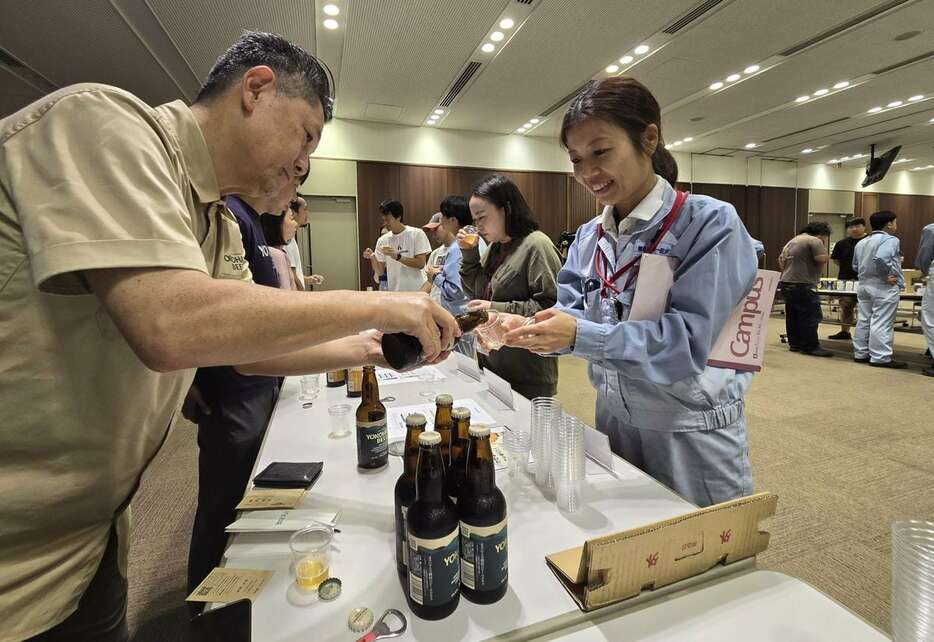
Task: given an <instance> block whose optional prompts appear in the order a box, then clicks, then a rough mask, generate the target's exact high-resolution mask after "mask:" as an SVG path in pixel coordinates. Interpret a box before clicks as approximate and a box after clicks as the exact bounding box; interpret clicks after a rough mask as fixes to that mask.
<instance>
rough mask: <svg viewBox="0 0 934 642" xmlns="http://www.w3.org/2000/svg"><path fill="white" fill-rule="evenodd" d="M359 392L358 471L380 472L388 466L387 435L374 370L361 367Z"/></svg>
mask: <svg viewBox="0 0 934 642" xmlns="http://www.w3.org/2000/svg"><path fill="white" fill-rule="evenodd" d="M361 392H362V396H363V400H362V401H361V402H360V405H359V406H358V407H357V467H358V468H363V469H372V468H382V467H383V466H385V465H386V464H387V463H388V462H389V433H388V430H387V428H386V406H384V405H383V404H382V402H380V400H379V383H378V382H377V381H376V368H375V367H374V366H364V367H363V383H362V391H361Z"/></svg>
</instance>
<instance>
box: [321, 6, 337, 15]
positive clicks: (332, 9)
mask: <svg viewBox="0 0 934 642" xmlns="http://www.w3.org/2000/svg"><path fill="white" fill-rule="evenodd" d="M321 10H322V11H324V13H326V14H327V15H329V16H336V15H339V14H340V12H341V10H340V7H338V6H337V5H336V4H326V5H324V7H322V9H321Z"/></svg>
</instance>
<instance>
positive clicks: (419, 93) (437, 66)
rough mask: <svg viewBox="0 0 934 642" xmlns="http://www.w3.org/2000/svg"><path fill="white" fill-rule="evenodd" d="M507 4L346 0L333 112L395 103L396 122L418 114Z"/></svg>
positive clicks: (359, 112)
mask: <svg viewBox="0 0 934 642" xmlns="http://www.w3.org/2000/svg"><path fill="white" fill-rule="evenodd" d="M505 6H506V4H505V3H504V0H471V1H470V2H436V1H435V0H379V1H378V2H371V1H361V2H352V3H350V6H349V11H348V18H347V34H346V36H345V40H344V54H343V60H342V63H341V77H340V87H339V89H338V95H337V114H338V116H340V117H341V118H364V116H365V113H366V109H367V104H368V103H376V104H379V105H384V106H396V107H401V108H402V112H401V115H400V117H399V120H398V122H401V123H404V124H410V125H417V124H420V123H422V122H423V121H424V119H425V117H426V116H427V115H428V113H429V111H430V110H431V108H432V107H434V106H435V104H436V103H437V101H438V99H439V98H440V97H441V94H442V92H443V91H444V90H445V89H446V88H447V86H448V85H449V84H450V82H451V81H452V80H453V79H454V78H455V77H456V76H457V75H458V74H459V73H460V70H461V68H462V67H463V65H464V64H465V63H466V62H467V59H468V57H469V56H470V55H471V54H472V53H473V51H474V49H476V47H477V44H478V43H479V42H480V40H481V39H482V38H483V37H484V36H485V35H486V33H487V31H489V29H490V27H492V26H493V22H494V20H495V19H496V18H497V16H499V14H500V13H501V12H502V11H503V8H504V7H505Z"/></svg>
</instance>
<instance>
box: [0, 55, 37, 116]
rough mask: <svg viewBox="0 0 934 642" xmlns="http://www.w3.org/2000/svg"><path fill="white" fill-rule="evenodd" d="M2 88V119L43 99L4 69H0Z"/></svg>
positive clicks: (0, 106)
mask: <svg viewBox="0 0 934 642" xmlns="http://www.w3.org/2000/svg"><path fill="white" fill-rule="evenodd" d="M0 87H3V91H0V118H3V117H4V116H7V115H9V114H12V113H13V112H15V111H16V110H18V109H21V108H23V107H25V106H26V105H28V104H29V103H31V102H33V101H34V100H38V99H40V98H42V94H43V92H40V91H39V90H37V89H35V88H34V87H33V86H32V85H29V84H27V83H25V82H23V81H22V80H20V78H19V77H18V76H15V75H13V74H11V73H10V72H9V71H7V70H6V69H4V68H3V67H0Z"/></svg>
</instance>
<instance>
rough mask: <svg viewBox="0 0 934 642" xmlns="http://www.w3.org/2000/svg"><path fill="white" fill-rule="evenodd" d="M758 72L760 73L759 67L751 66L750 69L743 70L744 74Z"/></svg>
mask: <svg viewBox="0 0 934 642" xmlns="http://www.w3.org/2000/svg"><path fill="white" fill-rule="evenodd" d="M757 71H759V65H749V66H748V67H746V68H745V69H743V73H744V74H754V73H756V72H757Z"/></svg>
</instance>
